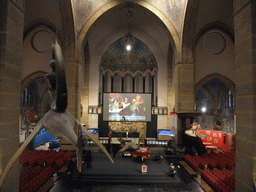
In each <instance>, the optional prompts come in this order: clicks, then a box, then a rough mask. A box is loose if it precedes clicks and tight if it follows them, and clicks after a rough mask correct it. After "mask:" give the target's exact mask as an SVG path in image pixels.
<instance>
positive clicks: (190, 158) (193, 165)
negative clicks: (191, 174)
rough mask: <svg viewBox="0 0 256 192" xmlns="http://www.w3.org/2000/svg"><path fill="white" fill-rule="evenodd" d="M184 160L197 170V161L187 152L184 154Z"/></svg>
mask: <svg viewBox="0 0 256 192" xmlns="http://www.w3.org/2000/svg"><path fill="white" fill-rule="evenodd" d="M184 159H185V161H186V162H187V163H188V164H189V165H190V166H191V167H192V168H193V169H194V170H195V171H197V172H198V171H199V162H198V161H196V160H195V159H194V158H192V157H191V156H190V155H189V154H186V155H185V156H184Z"/></svg>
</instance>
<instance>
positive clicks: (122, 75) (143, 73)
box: [100, 68, 157, 77]
mask: <svg viewBox="0 0 256 192" xmlns="http://www.w3.org/2000/svg"><path fill="white" fill-rule="evenodd" d="M100 73H101V74H102V75H105V74H107V73H108V74H109V75H110V76H114V75H116V74H118V75H120V76H121V77H125V76H126V75H128V74H129V75H131V76H132V77H136V76H137V75H138V74H141V75H142V76H146V75H148V74H150V75H156V74H157V69H154V70H153V71H151V70H146V71H144V72H143V71H136V72H134V73H133V72H131V71H129V70H128V71H119V70H116V71H112V70H110V69H106V70H104V69H103V68H100Z"/></svg>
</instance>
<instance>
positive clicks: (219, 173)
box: [212, 168, 235, 190]
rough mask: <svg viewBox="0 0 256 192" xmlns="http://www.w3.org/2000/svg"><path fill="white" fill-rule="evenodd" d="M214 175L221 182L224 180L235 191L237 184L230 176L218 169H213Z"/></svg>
mask: <svg viewBox="0 0 256 192" xmlns="http://www.w3.org/2000/svg"><path fill="white" fill-rule="evenodd" d="M212 173H213V174H214V175H216V176H217V177H218V178H220V180H222V181H223V182H224V183H225V184H226V185H228V186H229V187H230V188H231V189H233V190H235V182H234V180H232V179H231V178H230V177H229V176H227V175H226V174H224V173H223V172H222V171H220V170H218V169H216V168H215V169H213V170H212Z"/></svg>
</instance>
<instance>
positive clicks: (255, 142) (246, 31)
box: [234, 0, 256, 191]
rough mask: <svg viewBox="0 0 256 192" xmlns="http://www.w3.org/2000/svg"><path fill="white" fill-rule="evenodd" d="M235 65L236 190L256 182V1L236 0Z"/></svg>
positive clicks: (249, 188) (244, 188)
mask: <svg viewBox="0 0 256 192" xmlns="http://www.w3.org/2000/svg"><path fill="white" fill-rule="evenodd" d="M234 2H235V3H234V28H235V68H236V117H237V119H236V126H237V129H236V130H237V131H236V168H235V169H236V170H235V179H236V191H255V184H254V183H256V118H255V116H256V113H255V109H256V88H255V86H256V84H255V81H256V75H255V71H256V69H255V68H256V44H255V40H256V36H255V34H256V14H255V13H256V2H255V1H251V0H244V1H241V0H236V1H234Z"/></svg>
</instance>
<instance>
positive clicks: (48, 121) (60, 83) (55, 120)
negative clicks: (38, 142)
mask: <svg viewBox="0 0 256 192" xmlns="http://www.w3.org/2000/svg"><path fill="white" fill-rule="evenodd" d="M53 53H54V57H55V60H53V61H51V63H50V65H51V67H52V70H53V71H52V73H51V74H49V75H47V79H48V80H49V83H50V86H51V91H50V93H51V96H52V98H53V101H52V102H53V103H52V105H51V109H50V110H49V111H48V112H47V113H46V114H45V115H44V117H43V118H42V119H41V120H40V121H39V122H38V124H37V125H36V127H35V128H34V131H33V132H32V133H31V134H30V135H29V137H28V138H27V139H26V140H25V142H24V143H23V144H22V145H21V147H20V148H19V149H18V151H17V152H16V153H15V154H14V156H13V157H12V159H11V160H10V162H9V163H8V165H7V166H6V168H5V170H4V172H3V174H2V176H1V178H0V187H1V186H2V184H3V182H4V179H5V177H6V176H7V173H8V172H9V170H10V168H11V167H12V166H13V164H14V163H15V162H16V161H17V160H18V159H19V156H20V155H21V154H22V152H23V151H24V150H25V148H26V147H27V145H28V144H29V143H30V142H31V140H32V139H33V138H34V137H35V136H36V135H37V134H38V133H39V132H40V131H41V129H42V128H45V129H46V131H47V132H49V133H50V134H52V135H54V136H55V137H57V138H60V137H65V138H66V139H68V140H69V141H70V142H71V143H72V144H74V145H75V146H76V151H77V153H76V156H77V168H78V171H79V172H81V169H82V168H81V166H82V132H84V133H85V134H86V135H87V136H88V137H89V138H90V139H91V140H93V141H94V142H95V143H96V144H97V145H98V146H99V147H100V148H101V150H102V151H103V152H104V153H105V154H106V155H107V156H108V158H109V159H110V160H111V161H112V163H114V161H113V159H112V158H111V156H110V155H109V153H108V152H107V150H106V149H105V147H104V146H103V145H102V144H101V143H100V142H99V141H98V140H97V139H95V138H94V137H93V136H92V134H91V133H90V132H89V131H88V130H87V129H86V128H84V126H83V125H82V124H81V123H80V122H78V120H77V119H75V118H74V117H73V116H72V114H71V113H70V112H68V111H67V110H66V108H67V104H68V103H67V99H68V92H67V86H66V76H65V70H64V65H63V57H62V52H61V48H60V46H59V45H58V43H57V42H56V43H55V44H54V45H53Z"/></svg>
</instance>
